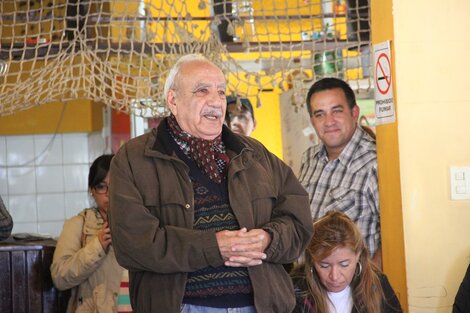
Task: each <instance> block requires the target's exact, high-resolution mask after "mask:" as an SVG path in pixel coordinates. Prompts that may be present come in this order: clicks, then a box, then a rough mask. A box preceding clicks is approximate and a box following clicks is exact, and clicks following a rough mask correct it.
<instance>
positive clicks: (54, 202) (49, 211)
mask: <svg viewBox="0 0 470 313" xmlns="http://www.w3.org/2000/svg"><path fill="white" fill-rule="evenodd" d="M37 205H38V221H39V222H51V221H52V222H55V221H63V220H64V219H65V196H64V194H63V193H56V194H38V196H37Z"/></svg>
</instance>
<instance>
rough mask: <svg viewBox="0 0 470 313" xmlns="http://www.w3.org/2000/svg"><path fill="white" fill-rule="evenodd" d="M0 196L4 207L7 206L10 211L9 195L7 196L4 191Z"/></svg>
mask: <svg viewBox="0 0 470 313" xmlns="http://www.w3.org/2000/svg"><path fill="white" fill-rule="evenodd" d="M0 196H2V201H3V204H4V205H5V207H6V208H7V210H8V212H9V211H10V197H8V196H7V194H6V193H4V194H1V195H0Z"/></svg>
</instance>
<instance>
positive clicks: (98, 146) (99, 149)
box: [88, 132, 111, 164]
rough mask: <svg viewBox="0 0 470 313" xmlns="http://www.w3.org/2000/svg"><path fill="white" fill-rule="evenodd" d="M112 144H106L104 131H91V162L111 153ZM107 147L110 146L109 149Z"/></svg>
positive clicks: (89, 158)
mask: <svg viewBox="0 0 470 313" xmlns="http://www.w3.org/2000/svg"><path fill="white" fill-rule="evenodd" d="M110 146H111V145H110V144H106V139H105V138H103V133H102V132H93V133H90V134H89V135H88V162H89V163H90V164H91V163H93V161H94V160H95V159H96V158H97V157H99V156H100V155H102V154H105V153H106V154H108V153H111V149H110ZM106 147H109V149H106ZM107 150H109V151H107Z"/></svg>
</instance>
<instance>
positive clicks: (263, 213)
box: [251, 181, 276, 228]
mask: <svg viewBox="0 0 470 313" xmlns="http://www.w3.org/2000/svg"><path fill="white" fill-rule="evenodd" d="M275 203H276V194H275V193H274V190H273V188H272V186H270V185H268V184H266V183H262V182H259V181H257V184H256V186H255V187H254V188H253V189H252V190H251V205H252V207H253V217H254V221H255V227H256V228H259V227H261V226H263V225H265V224H266V223H268V222H269V221H270V220H271V217H272V214H273V208H274V205H275Z"/></svg>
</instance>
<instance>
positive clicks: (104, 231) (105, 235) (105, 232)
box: [98, 222, 111, 251]
mask: <svg viewBox="0 0 470 313" xmlns="http://www.w3.org/2000/svg"><path fill="white" fill-rule="evenodd" d="M98 240H99V241H100V243H101V246H102V247H103V250H105V251H106V250H107V249H108V247H109V245H110V244H111V230H110V229H109V225H108V222H104V224H103V227H102V228H101V230H100V231H99V232H98Z"/></svg>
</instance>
